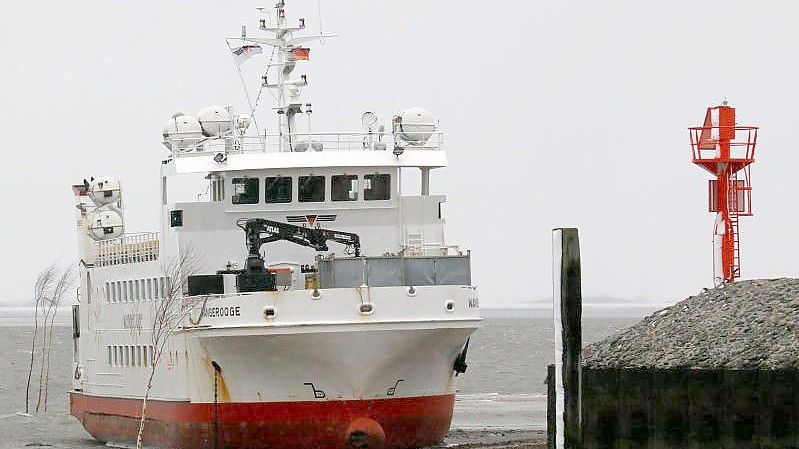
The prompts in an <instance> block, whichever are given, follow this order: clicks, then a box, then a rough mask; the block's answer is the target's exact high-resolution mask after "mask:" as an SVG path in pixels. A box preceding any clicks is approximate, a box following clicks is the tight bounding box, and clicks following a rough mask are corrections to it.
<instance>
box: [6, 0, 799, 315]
mask: <svg viewBox="0 0 799 449" xmlns="http://www.w3.org/2000/svg"><path fill="white" fill-rule="evenodd" d="M288 3H289V7H290V11H292V13H293V14H295V16H296V14H297V13H298V12H303V15H304V16H305V17H307V19H308V20H307V21H308V25H309V28H310V29H311V30H317V29H318V28H317V27H318V21H317V6H316V2H315V1H311V0H295V1H292V0H289V2H288ZM258 5H259V3H257V2H253V1H240V2H236V4H235V6H233V7H231V6H227V5H224V3H223V2H210V1H192V2H188V1H180V2H177V1H172V2H165V1H159V2H155V1H140V2H108V1H96V0H90V1H83V2H63V1H53V0H42V1H32V2H10V3H9V4H6V5H4V11H3V14H2V16H0V42H2V44H0V45H2V52H0V55H1V56H0V58H2V59H0V60H2V66H0V98H2V104H3V107H2V109H1V110H0V123H3V124H4V127H5V131H6V132H5V133H4V137H3V141H4V151H3V153H4V166H5V168H6V169H5V170H4V177H5V188H4V189H2V195H3V197H2V198H3V204H4V211H5V213H4V214H3V217H4V219H3V220H2V221H0V235H2V236H3V237H2V239H3V240H2V249H3V250H2V254H1V255H0V273H2V274H0V281H2V286H3V289H4V292H3V293H2V294H1V295H0V302H2V301H8V300H19V299H23V298H27V297H29V296H30V292H31V290H32V285H33V281H34V277H35V275H36V273H37V272H38V270H40V269H41V268H42V267H43V266H45V265H46V264H47V263H48V262H50V261H52V260H53V259H55V258H58V257H60V258H61V260H62V261H64V262H71V261H73V260H74V259H75V258H76V253H77V251H76V247H77V241H76V237H75V229H74V205H73V199H72V194H71V191H70V185H71V184H72V183H73V182H76V181H80V180H81V179H83V177H88V176H90V175H98V174H109V175H113V176H117V177H119V178H121V180H122V182H123V188H124V195H125V206H126V228H127V230H128V231H145V230H152V229H156V227H157V224H158V214H159V209H158V207H159V206H158V169H159V161H160V159H161V158H162V157H163V156H164V155H165V152H164V149H163V147H162V146H161V144H160V132H161V128H162V125H163V123H164V122H165V121H166V119H167V118H168V117H169V116H170V115H171V114H172V113H173V112H174V111H175V110H183V111H186V112H188V113H194V112H195V111H196V110H197V109H199V108H201V107H203V106H206V105H209V104H227V103H232V104H234V105H237V106H238V107H239V109H240V110H245V102H244V97H243V94H242V90H241V87H240V82H239V79H238V75H237V73H236V71H235V69H234V66H233V63H232V59H231V57H230V55H229V53H228V50H227V48H226V47H225V43H224V39H223V38H224V37H226V36H236V35H238V34H239V32H240V25H241V24H242V23H246V24H248V25H249V28H250V30H251V33H254V32H255V30H256V28H257V27H256V25H257V23H256V21H257V16H256V15H255V14H254V10H253V8H254V7H255V6H258ZM269 6H271V3H269ZM321 8H322V13H323V25H324V28H325V30H326V31H338V32H340V33H341V37H339V38H336V39H329V40H327V41H326V43H325V45H323V46H319V45H316V46H314V47H313V48H312V51H311V61H312V63H311V64H312V66H311V68H310V69H309V70H310V78H309V80H310V82H311V88H309V89H308V91H307V95H308V96H307V98H310V99H311V100H312V101H313V103H314V112H315V114H314V115H315V117H314V124H315V127H316V129H317V130H319V131H326V130H335V129H338V128H341V129H343V130H358V129H359V123H360V114H361V113H362V112H363V111H365V110H374V111H376V112H377V113H378V115H379V116H380V117H381V119H382V120H383V121H387V120H389V119H390V116H391V115H392V113H394V112H397V111H399V110H402V109H404V108H406V107H411V106H423V107H425V108H427V109H429V110H431V111H432V112H433V113H434V114H436V115H437V116H438V117H439V118H440V120H441V124H442V129H443V131H444V132H445V133H446V140H447V150H448V153H449V158H450V167H449V168H448V169H446V171H445V172H442V173H438V174H436V175H435V176H434V178H433V182H434V185H433V190H434V191H435V192H438V193H446V194H448V195H449V199H448V203H447V205H446V207H445V214H446V218H447V220H448V238H449V240H450V242H453V243H461V244H463V245H465V246H466V247H469V248H471V249H472V250H473V256H474V263H473V271H474V280H475V282H476V284H477V285H478V286H479V287H480V292H481V300H482V302H483V304H484V305H499V304H509V303H518V302H526V301H533V300H536V299H541V298H545V297H549V296H550V295H551V288H552V287H551V280H550V277H551V242H550V239H551V229H552V228H553V227H556V226H577V227H579V228H580V235H581V246H582V253H583V293H584V295H585V296H589V297H591V296H611V297H618V298H625V299H631V300H638V301H671V300H677V299H681V298H683V297H685V296H686V295H688V294H693V293H695V292H697V291H698V290H700V288H701V287H702V286H708V285H709V284H710V283H711V231H712V226H713V216H712V215H711V214H709V213H707V212H706V207H707V199H706V191H707V184H706V183H707V178H708V177H707V175H705V173H704V172H703V171H702V170H700V169H699V168H697V167H694V166H693V165H692V164H691V162H690V150H689V147H688V133H687V131H686V129H685V128H686V127H687V126H698V125H701V122H702V118H703V116H704V111H705V108H706V107H708V106H710V105H715V104H717V103H718V102H719V101H720V100H721V99H722V98H723V97H724V95H725V94H726V95H727V96H728V98H729V100H730V102H731V104H732V105H733V106H736V107H737V108H738V119H739V123H741V124H755V125H759V126H761V134H760V139H759V152H758V158H757V159H758V161H757V163H756V164H755V165H754V166H753V168H752V174H753V186H754V193H753V207H754V210H755V214H756V215H755V217H753V218H745V219H743V220H742V225H741V228H742V241H743V244H742V252H743V264H742V271H743V275H744V277H745V278H757V277H777V276H794V275H795V274H796V271H797V267H796V263H795V255H796V254H797V253H798V251H797V241H796V239H795V238H794V236H793V235H792V233H791V230H792V229H793V228H794V227H795V223H796V222H797V218H799V211H798V210H797V208H796V198H795V196H796V194H795V192H797V191H799V179H797V176H796V175H795V169H796V167H799V152H797V150H796V148H795V142H794V138H793V137H792V136H793V135H795V129H796V123H795V122H796V117H797V113H796V112H795V109H796V106H795V105H796V104H797V103H798V102H797V91H796V88H795V86H796V80H797V79H799V73H798V72H799V70H798V69H797V67H799V65H797V63H796V55H797V54H799V27H797V26H796V17H797V4H796V3H795V2H768V1H761V2H738V1H702V2H696V1H669V2H642V1H633V0H631V1H575V2H559V1H549V2H542V1H494V2H485V1H459V2H443V1H437V2H431V1H429V0H428V1H423V0H405V1H402V2H399V1H392V2H367V1H353V0H338V1H335V2H333V1H330V0H322V2H321ZM254 61H255V60H251V61H249V62H248V66H250V68H253V66H254V65H255V64H257V62H254ZM248 73H250V74H251V75H254V74H255V73H254V71H248ZM257 83H258V79H257V77H255V76H251V78H250V86H251V89H256V87H255V86H256V85H257ZM265 106H267V107H269V106H271V105H269V104H266V105H265ZM267 118H268V119H269V121H268V122H266V120H267ZM264 122H266V124H267V126H268V127H271V128H272V129H271V130H272V131H274V129H273V128H274V126H273V125H272V120H271V117H269V116H268V113H267V112H266V111H265V110H262V115H261V123H262V124H264Z"/></svg>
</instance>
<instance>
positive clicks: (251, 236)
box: [70, 1, 480, 448]
mask: <svg viewBox="0 0 799 449" xmlns="http://www.w3.org/2000/svg"><path fill="white" fill-rule="evenodd" d="M259 28H260V29H261V31H263V32H264V34H266V35H267V36H268V37H249V36H248V35H247V33H246V32H242V36H241V37H238V38H235V39H230V40H229V44H231V43H233V44H234V45H231V49H232V51H233V53H234V55H235V56H236V57H237V58H240V59H245V58H247V57H249V56H251V55H254V54H258V53H261V52H263V53H264V54H265V55H266V54H267V52H266V51H264V48H271V49H273V51H272V50H270V51H271V57H270V58H269V62H268V63H267V69H268V70H267V74H266V75H265V76H264V79H263V85H264V88H266V89H271V90H273V91H274V93H275V95H274V96H275V99H276V105H275V108H274V113H275V114H276V116H277V123H278V126H277V127H276V132H275V133H273V134H269V133H267V132H265V131H264V132H262V131H263V130H261V129H259V128H258V127H257V126H256V125H255V117H254V114H252V113H250V114H247V115H245V114H239V113H237V112H236V111H235V110H234V109H233V108H232V107H220V106H212V107H208V108H204V109H203V110H201V111H200V112H199V113H198V114H197V116H196V117H194V116H189V115H185V114H179V113H178V114H175V115H174V116H173V117H172V118H171V119H170V120H169V122H168V124H167V126H166V127H165V129H164V141H163V143H164V145H165V146H166V148H167V149H168V151H169V155H168V157H167V158H166V159H165V160H164V161H163V163H162V164H161V174H160V183H161V198H160V206H161V229H160V232H152V233H138V234H131V233H125V230H124V203H123V194H122V188H121V185H120V182H119V181H117V180H116V179H114V178H110V177H98V178H96V179H89V180H84V182H82V183H78V184H76V185H75V186H73V190H74V192H75V195H76V199H77V203H78V204H77V205H78V231H79V242H80V257H81V264H80V266H81V270H80V273H81V280H80V282H81V287H80V295H79V298H78V299H79V302H78V304H77V305H76V306H75V307H74V309H73V313H74V320H73V321H74V324H75V330H74V335H73V336H74V343H75V344H74V348H75V360H74V366H73V372H74V379H75V380H74V385H73V390H72V391H71V393H70V396H71V398H70V404H71V411H72V414H73V415H75V416H76V417H77V418H78V419H79V420H80V421H81V422H82V423H83V425H84V427H85V428H86V429H87V430H88V431H89V433H90V434H92V435H93V436H94V437H95V438H97V439H99V440H101V441H106V442H110V443H115V444H131V443H134V442H135V440H136V437H137V432H138V428H139V421H140V419H141V414H142V402H143V401H142V399H143V397H144V395H145V393H148V402H147V407H146V423H145V426H144V432H143V440H144V443H145V445H157V446H161V447H191V448H223V447H225V448H228V447H239V448H244V447H246V448H259V447H308V448H310V447H314V448H315V447H346V446H356V447H357V446H360V447H366V446H368V447H381V446H384V445H385V446H387V447H416V446H421V445H425V444H431V443H435V442H438V441H441V440H442V439H443V438H444V436H445V435H446V432H447V431H448V429H449V426H450V422H451V418H452V410H453V403H454V394H455V383H454V381H455V376H456V374H458V373H459V372H463V371H464V370H465V367H466V364H465V358H466V350H467V348H468V339H469V336H470V334H471V333H472V332H473V331H474V330H475V329H476V328H477V327H478V325H479V321H480V318H479V300H478V296H477V292H476V288H475V287H474V286H473V285H472V282H471V268H470V265H471V263H470V261H471V255H470V253H469V252H468V251H462V250H460V248H459V247H458V246H455V245H450V244H448V243H447V242H446V241H445V238H444V224H445V220H444V218H443V217H442V214H441V210H442V208H441V205H442V204H443V203H444V202H445V201H446V197H445V196H443V195H432V194H431V193H430V171H431V170H433V169H438V168H442V167H445V166H446V165H447V158H446V155H445V152H444V151H443V149H442V141H443V139H442V138H441V134H440V133H439V132H438V124H437V121H436V120H435V119H434V118H433V116H432V115H431V114H430V113H429V112H427V111H425V110H424V109H421V108H411V109H408V110H406V111H404V112H402V113H400V114H398V115H396V116H395V117H393V118H392V120H391V123H390V124H388V126H384V125H379V124H378V119H377V117H376V115H375V114H373V113H371V112H367V113H365V114H364V115H363V117H362V124H363V126H364V131H361V132H353V133H342V132H337V133H315V132H313V131H312V130H311V127H310V114H311V111H312V109H311V105H310V104H309V103H307V102H305V101H304V100H303V99H302V96H301V93H302V92H301V91H302V88H303V87H304V86H305V85H306V84H307V82H308V78H307V76H306V75H295V74H294V73H293V72H294V70H295V68H297V67H299V66H300V64H301V61H303V60H304V59H306V58H307V57H308V55H309V51H310V49H309V48H308V47H306V45H307V44H308V43H309V42H312V41H313V40H315V39H318V38H319V37H320V35H315V36H310V37H300V36H298V35H299V34H300V33H301V32H302V31H303V29H304V28H305V23H304V20H302V19H300V21H299V23H298V25H297V26H289V25H288V21H287V19H286V11H285V4H284V2H283V1H280V2H278V4H277V5H276V7H275V10H274V12H273V15H271V16H270V17H269V18H265V19H263V20H262V21H261V23H260V27H259ZM301 128H302V131H300V129H301ZM411 169H412V170H419V171H420V173H421V174H420V176H419V180H420V182H419V183H418V185H417V186H415V189H416V194H412V195H403V194H402V192H403V191H408V190H409V188H410V186H408V185H405V186H403V185H402V183H403V179H402V173H403V171H406V170H411ZM403 187H404V188H403ZM186 191H189V192H191V194H190V195H186V194H185V193H186ZM165 305H167V306H168V307H165ZM165 311H166V312H168V313H169V316H168V317H166V314H165ZM170 319H172V320H174V321H169V320H170ZM165 323H166V326H165V325H164V324H165ZM165 328H166V329H165ZM159 338H161V339H160V340H159ZM154 362H156V369H155V371H154V372H155V375H154V377H153V382H152V387H151V388H150V389H149V390H148V389H147V385H148V379H149V375H150V371H151V370H152V367H153V363H154Z"/></svg>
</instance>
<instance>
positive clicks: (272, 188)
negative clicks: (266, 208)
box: [265, 176, 291, 203]
mask: <svg viewBox="0 0 799 449" xmlns="http://www.w3.org/2000/svg"><path fill="white" fill-rule="evenodd" d="M265 201H266V202H267V203H290V202H291V178H289V177H284V176H279V177H270V178H266V198H265Z"/></svg>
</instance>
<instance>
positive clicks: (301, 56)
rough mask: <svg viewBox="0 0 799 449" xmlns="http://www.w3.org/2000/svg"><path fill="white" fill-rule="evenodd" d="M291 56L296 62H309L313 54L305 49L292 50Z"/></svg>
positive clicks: (308, 49)
mask: <svg viewBox="0 0 799 449" xmlns="http://www.w3.org/2000/svg"><path fill="white" fill-rule="evenodd" d="M291 54H293V55H294V60H296V61H307V60H308V57H309V56H310V54H311V49H310V48H303V47H297V48H292V49H291Z"/></svg>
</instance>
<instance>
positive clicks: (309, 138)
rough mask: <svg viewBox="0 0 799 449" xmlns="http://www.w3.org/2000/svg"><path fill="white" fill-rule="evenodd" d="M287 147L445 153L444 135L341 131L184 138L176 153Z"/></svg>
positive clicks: (294, 149) (265, 150)
mask: <svg viewBox="0 0 799 449" xmlns="http://www.w3.org/2000/svg"><path fill="white" fill-rule="evenodd" d="M281 140H282V145H283V147H284V148H290V149H291V152H314V151H393V150H394V147H395V145H399V146H402V147H403V149H405V150H433V151H435V150H441V149H442V146H443V143H444V139H443V134H442V133H440V132H434V133H432V134H431V136H430V138H429V139H428V140H427V141H425V142H419V143H410V142H405V141H403V140H401V139H399V138H395V136H394V135H393V134H391V133H385V132H383V133H379V132H372V133H369V132H341V133H292V134H291V135H290V136H280V135H277V134H263V135H259V136H232V135H227V136H218V137H202V138H198V137H184V138H182V139H173V140H172V142H173V144H172V145H171V146H172V148H173V149H175V150H173V154H174V155H175V156H178V157H184V156H193V155H207V154H209V153H218V152H224V153H227V154H241V153H276V152H278V151H280V148H281Z"/></svg>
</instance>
